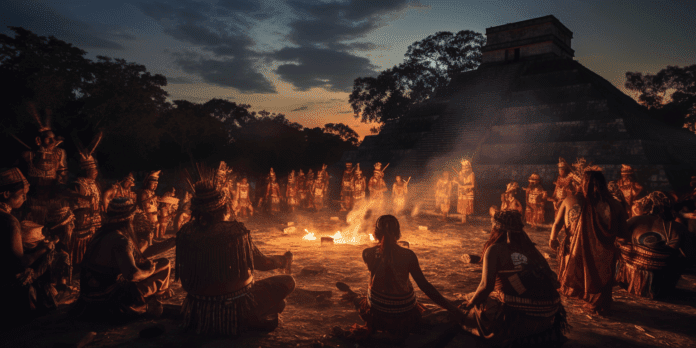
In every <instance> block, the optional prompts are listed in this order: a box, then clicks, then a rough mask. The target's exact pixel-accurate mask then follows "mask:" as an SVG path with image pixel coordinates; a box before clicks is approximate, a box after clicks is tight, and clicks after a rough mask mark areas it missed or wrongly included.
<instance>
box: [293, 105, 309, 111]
mask: <svg viewBox="0 0 696 348" xmlns="http://www.w3.org/2000/svg"><path fill="white" fill-rule="evenodd" d="M307 109H309V106H307V105H302V106H300V107H299V108H297V109H292V110H290V111H303V110H307Z"/></svg>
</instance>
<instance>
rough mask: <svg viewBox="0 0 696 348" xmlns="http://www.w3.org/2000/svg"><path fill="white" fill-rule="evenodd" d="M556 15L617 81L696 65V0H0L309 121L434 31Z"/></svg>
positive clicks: (12, 17) (586, 54) (106, 50)
mask: <svg viewBox="0 0 696 348" xmlns="http://www.w3.org/2000/svg"><path fill="white" fill-rule="evenodd" d="M549 14H552V15H554V16H556V17H557V18H558V19H559V20H560V21H561V22H562V23H563V24H565V25H566V26H567V27H568V28H569V29H570V30H571V31H573V33H574V38H573V42H572V47H573V48H574V49H575V57H576V59H577V60H578V61H579V62H580V63H582V64H583V65H585V66H586V67H588V68H589V69H591V70H593V71H594V72H596V73H598V74H599V75H601V76H603V77H604V78H606V79H607V80H609V81H610V82H611V83H613V84H614V85H616V86H617V87H619V88H621V89H623V83H624V80H625V78H624V74H625V73H626V72H627V71H640V72H645V73H655V72H657V71H659V70H660V69H662V68H664V67H666V66H667V65H678V66H685V65H691V64H696V1H693V0H690V1H667V0H663V1H618V0H611V1H609V0H601V1H567V0H565V1H531V0H530V1H513V0H508V1H428V0H422V1H418V2H414V1H397V0H380V1H303V0H297V1H283V0H257V1H254V0H243V1H234V0H200V1H196V0H177V1H145V0H128V1H89V0H65V1H44V0H0V23H1V24H2V30H3V31H4V32H5V33H8V34H9V33H10V31H9V30H7V28H6V27H7V26H21V27H24V28H26V29H29V30H31V31H33V32H35V33H37V34H40V35H46V36H48V35H53V36H55V37H57V38H59V39H61V40H64V41H67V42H69V43H72V44H73V45H75V46H77V47H80V48H82V49H84V50H85V51H87V52H88V57H89V58H94V57H96V56H97V55H104V56H108V57H112V58H124V59H126V60H127V61H130V62H135V63H139V64H143V65H145V66H146V67H147V69H148V71H150V72H152V73H159V74H162V75H164V76H166V77H167V79H168V81H169V83H168V85H167V87H166V88H165V89H166V90H167V92H169V94H170V98H171V99H172V100H176V99H185V100H189V101H193V102H205V101H207V100H209V99H211V98H223V99H228V100H230V101H235V102H238V103H246V104H251V106H252V110H256V111H259V110H262V109H266V110H268V111H272V112H280V113H284V114H285V115H286V116H287V117H288V118H289V119H290V120H292V121H296V122H299V123H301V124H303V125H305V126H323V125H324V124H325V123H329V122H343V123H346V124H348V125H350V126H351V127H353V128H354V129H355V130H356V131H358V133H359V134H360V135H361V136H363V135H368V134H369V128H370V127H371V126H370V125H365V124H361V123H360V122H359V121H358V120H357V119H355V118H354V116H353V112H352V109H351V107H350V105H349V103H348V95H349V93H350V91H351V89H352V85H353V79H355V78H356V77H364V76H369V75H376V74H377V73H378V72H379V71H381V70H384V69H387V68H390V67H392V66H394V65H396V64H398V63H401V62H402V61H403V56H404V53H406V49H407V47H408V46H409V44H411V43H413V42H414V41H418V40H421V39H423V38H425V37H426V36H428V35H431V34H434V33H436V32H438V31H450V32H454V33H456V32H458V31H460V30H466V29H469V30H474V31H477V32H481V33H485V28H487V27H491V26H498V25H502V24H506V23H511V22H516V21H521V20H526V19H530V18H535V17H541V16H545V15H549Z"/></svg>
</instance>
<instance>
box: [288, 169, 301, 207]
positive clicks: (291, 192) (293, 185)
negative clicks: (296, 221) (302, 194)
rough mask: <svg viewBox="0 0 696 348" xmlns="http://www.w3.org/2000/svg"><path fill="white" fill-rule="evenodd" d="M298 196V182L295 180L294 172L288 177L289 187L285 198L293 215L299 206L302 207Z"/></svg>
mask: <svg viewBox="0 0 696 348" xmlns="http://www.w3.org/2000/svg"><path fill="white" fill-rule="evenodd" d="M297 196H298V195H297V181H296V180H295V171H294V170H293V171H291V172H290V175H289V176H288V187H287V188H286V189H285V198H286V201H287V202H288V209H289V210H290V212H291V213H292V212H295V209H296V208H297V206H299V205H300V200H299V198H298V197H297Z"/></svg>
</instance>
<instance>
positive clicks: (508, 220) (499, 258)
mask: <svg viewBox="0 0 696 348" xmlns="http://www.w3.org/2000/svg"><path fill="white" fill-rule="evenodd" d="M523 227H524V224H523V222H522V214H521V213H520V212H519V211H517V210H502V211H498V212H496V213H495V215H494V217H493V230H492V231H491V237H490V238H489V239H488V242H486V244H485V245H484V246H483V255H482V260H483V274H482V275H481V283H480V284H479V287H478V289H477V290H476V292H474V293H471V294H469V295H468V296H467V303H466V304H465V305H464V309H465V310H466V311H467V315H466V317H465V319H464V321H463V323H462V324H463V328H464V329H465V330H466V331H469V332H471V333H473V334H474V335H476V336H479V337H482V338H485V339H487V340H489V341H491V342H492V343H497V344H500V345H502V346H513V347H514V346H525V345H528V344H530V343H533V344H536V345H540V344H544V343H547V344H548V343H558V342H561V341H562V338H563V333H564V331H565V330H566V327H567V322H566V312H565V309H564V308H563V304H562V303H561V296H560V294H559V293H558V291H557V290H556V289H558V286H559V284H558V280H557V277H556V274H555V273H554V272H553V271H552V270H551V267H549V264H548V262H547V261H546V259H544V256H542V255H541V253H540V252H539V250H537V248H536V247H535V246H534V243H533V242H532V241H531V240H530V239H529V236H528V235H527V233H525V232H524V230H523Z"/></svg>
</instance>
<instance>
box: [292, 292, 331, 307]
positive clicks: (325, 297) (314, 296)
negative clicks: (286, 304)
mask: <svg viewBox="0 0 696 348" xmlns="http://www.w3.org/2000/svg"><path fill="white" fill-rule="evenodd" d="M332 296H333V292H332V291H331V290H327V291H317V290H306V289H295V291H293V292H292V294H291V295H290V297H289V299H291V300H292V301H294V302H297V303H299V304H303V305H317V304H319V305H327V304H329V303H331V300H330V299H331V297H332Z"/></svg>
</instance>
